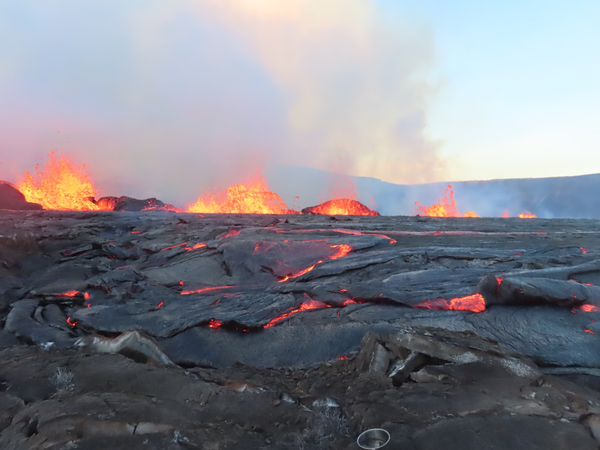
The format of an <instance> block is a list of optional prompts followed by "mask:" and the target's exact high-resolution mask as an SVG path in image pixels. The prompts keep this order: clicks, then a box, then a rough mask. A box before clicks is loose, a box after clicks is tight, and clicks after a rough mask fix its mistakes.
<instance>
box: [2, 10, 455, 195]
mask: <svg viewBox="0 0 600 450" xmlns="http://www.w3.org/2000/svg"><path fill="white" fill-rule="evenodd" d="M392 12H393V14H392ZM0 53H1V54H3V55H4V56H3V64H2V66H1V67H0V101H1V102H2V105H3V107H2V108H1V109H0V135H2V137H3V138H2V140H0V162H1V163H2V165H0V178H3V179H7V180H8V181H15V182H16V181H18V177H19V176H20V175H21V174H23V173H24V172H25V171H26V170H31V169H32V168H33V166H34V164H35V163H37V162H39V161H40V160H42V159H44V158H45V155H46V154H47V153H48V152H49V151H50V150H51V149H52V148H56V149H57V150H58V151H59V152H62V153H65V154H67V155H68V156H69V157H71V158H72V159H74V160H75V162H78V163H80V164H81V163H86V165H87V167H88V168H89V170H90V172H91V173H90V175H91V177H92V179H94V180H95V181H96V184H97V185H98V187H99V188H100V190H101V191H102V193H103V194H105V195H131V196H137V197H149V196H157V197H161V198H163V199H164V200H166V201H170V202H174V203H178V204H182V205H183V204H186V203H191V202H192V201H193V200H195V198H196V197H197V196H198V194H199V193H201V192H203V191H205V190H206V189H208V188H212V187H215V186H217V185H220V186H227V185H228V184H233V183H236V182H241V181H243V179H244V178H245V177H247V176H248V175H250V174H251V173H253V172H255V170H256V169H258V168H260V167H265V168H267V169H268V168H269V167H273V166H276V165H277V164H287V165H299V166H305V167H313V168H317V169H324V170H329V171H333V172H338V173H346V174H351V175H358V176H370V177H376V178H380V179H383V180H386V181H390V182H396V183H416V182H427V181H432V180H434V179H439V178H440V171H441V170H442V169H443V163H442V161H441V160H440V159H439V158H438V156H437V144H436V143H434V142H431V140H429V139H428V138H427V135H426V126H427V110H428V107H429V103H430V102H431V101H432V99H433V96H434V94H435V89H434V88H433V86H432V84H431V82H430V79H431V69H432V64H433V62H434V54H433V36H432V33H431V31H430V30H428V29H427V28H426V27H423V26H418V25H415V24H414V23H411V18H410V17H406V16H403V15H402V14H401V12H400V11H399V8H394V9H393V10H392V9H390V8H389V7H384V6H383V4H382V3H380V2H378V1H375V0H328V1H327V2H323V1H319V0H286V1H277V0H272V1H268V0H262V1H260V0H195V1H191V0H190V1H182V2H162V1H158V0H153V1H149V0H143V1H142V0H139V1H133V2H127V4H123V3H122V2H117V1H116V0H104V1H102V2H100V1H91V2H78V1H74V0H60V1H58V2H52V4H49V3H45V2H37V1H33V0H31V1H27V0H24V1H21V2H3V3H2V4H0ZM307 183H310V180H307ZM324 188H327V186H324ZM302 189H303V186H298V187H297V190H296V192H297V193H298V195H302Z"/></svg>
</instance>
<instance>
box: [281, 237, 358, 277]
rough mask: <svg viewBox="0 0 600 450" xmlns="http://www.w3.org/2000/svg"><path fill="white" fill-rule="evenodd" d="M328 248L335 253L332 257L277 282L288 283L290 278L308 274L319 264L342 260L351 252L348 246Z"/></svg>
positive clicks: (336, 245)
mask: <svg viewBox="0 0 600 450" xmlns="http://www.w3.org/2000/svg"><path fill="white" fill-rule="evenodd" d="M329 246H330V247H331V248H332V249H334V250H335V251H336V252H335V253H334V254H333V255H331V256H328V257H327V258H326V259H320V260H319V261H317V262H316V263H314V264H313V265H312V266H310V267H307V268H306V269H302V270H301V271H299V272H296V273H294V274H290V275H287V276H285V277H283V278H282V279H281V280H279V282H280V283H283V282H285V281H288V280H289V279H291V278H298V277H299V276H301V275H304V274H305V273H308V272H310V271H311V270H313V269H314V268H315V267H317V266H318V265H319V264H322V263H324V262H325V261H326V260H334V259H338V258H342V257H344V256H346V255H347V254H348V253H350V252H351V251H352V247H351V246H350V245H348V244H329Z"/></svg>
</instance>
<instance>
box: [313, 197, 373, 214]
mask: <svg viewBox="0 0 600 450" xmlns="http://www.w3.org/2000/svg"><path fill="white" fill-rule="evenodd" d="M302 214H326V215H330V216H335V215H340V216H378V215H379V213H378V212H377V211H374V210H372V209H370V208H368V207H367V206H365V205H363V204H362V203H360V202H358V201H356V200H352V199H348V198H341V199H336V200H329V201H328V202H325V203H321V204H320V205H317V206H311V207H310V208H304V209H303V210H302Z"/></svg>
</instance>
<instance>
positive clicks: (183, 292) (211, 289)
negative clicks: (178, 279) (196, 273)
mask: <svg viewBox="0 0 600 450" xmlns="http://www.w3.org/2000/svg"><path fill="white" fill-rule="evenodd" d="M230 287H233V286H211V287H205V288H201V289H193V290H185V291H181V295H190V294H202V293H204V292H211V291H218V290H220V289H228V288H230Z"/></svg>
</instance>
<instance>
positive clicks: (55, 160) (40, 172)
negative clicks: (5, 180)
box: [17, 151, 104, 211]
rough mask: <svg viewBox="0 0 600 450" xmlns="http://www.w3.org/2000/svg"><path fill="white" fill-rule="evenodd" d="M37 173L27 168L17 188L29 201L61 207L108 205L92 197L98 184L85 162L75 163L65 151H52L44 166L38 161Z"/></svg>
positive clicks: (82, 208)
mask: <svg viewBox="0 0 600 450" xmlns="http://www.w3.org/2000/svg"><path fill="white" fill-rule="evenodd" d="M35 171H36V173H35V175H31V174H30V173H29V172H25V176H24V178H23V179H22V180H21V181H20V182H19V183H18V184H17V189H19V191H21V192H22V193H23V195H25V198H26V199H27V201H28V202H31V203H38V204H40V205H42V207H43V208H44V209H54V210H59V211H69V210H70V211H98V210H102V209H104V208H103V207H101V206H98V205H96V204H94V203H93V202H92V201H90V198H94V197H95V196H96V190H95V189H94V185H93V184H92V182H91V181H90V179H89V178H88V176H87V175H86V173H85V165H84V166H83V167H82V168H81V169H80V168H77V167H75V166H74V165H73V164H72V163H71V162H70V161H69V160H68V159H67V158H65V156H64V155H61V156H60V157H58V156H57V155H56V152H55V151H52V152H50V153H49V154H48V162H46V165H45V166H44V167H43V168H42V169H40V168H39V167H38V166H37V165H36V169H35Z"/></svg>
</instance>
